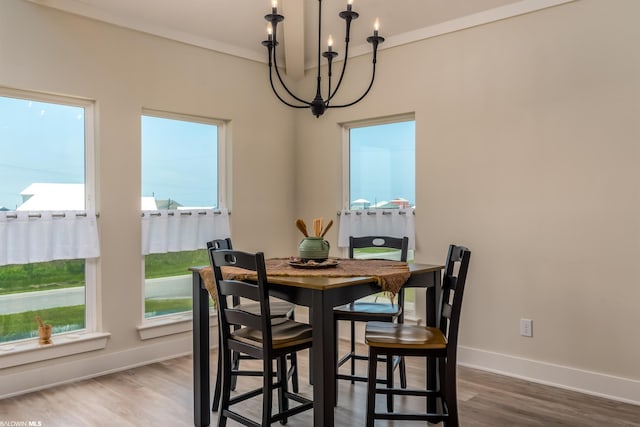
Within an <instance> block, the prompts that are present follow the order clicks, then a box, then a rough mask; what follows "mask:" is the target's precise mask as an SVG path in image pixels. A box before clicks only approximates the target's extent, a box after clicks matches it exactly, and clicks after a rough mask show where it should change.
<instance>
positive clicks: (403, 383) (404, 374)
mask: <svg viewBox="0 0 640 427" xmlns="http://www.w3.org/2000/svg"><path fill="white" fill-rule="evenodd" d="M398 368H400V387H402V388H407V366H406V364H405V363H404V356H400V364H399V366H398Z"/></svg>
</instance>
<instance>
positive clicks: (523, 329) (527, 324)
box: [520, 319, 533, 337]
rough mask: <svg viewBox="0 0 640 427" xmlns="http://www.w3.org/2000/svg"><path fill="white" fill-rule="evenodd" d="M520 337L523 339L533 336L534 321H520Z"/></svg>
mask: <svg viewBox="0 0 640 427" xmlns="http://www.w3.org/2000/svg"><path fill="white" fill-rule="evenodd" d="M520 335H522V336H523V337H532V336H533V320H531V319H520Z"/></svg>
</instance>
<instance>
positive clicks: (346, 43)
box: [327, 19, 351, 106]
mask: <svg viewBox="0 0 640 427" xmlns="http://www.w3.org/2000/svg"><path fill="white" fill-rule="evenodd" d="M346 27H347V29H346V33H347V35H346V37H345V39H344V61H343V63H342V71H341V72H340V78H339V79H338V83H337V84H336V87H335V89H333V93H331V91H330V90H329V93H328V94H327V106H328V105H329V101H331V98H333V97H334V96H335V94H336V93H338V89H339V88H340V85H341V84H342V79H343V77H344V74H345V71H346V70H347V60H348V59H349V41H350V39H349V34H350V33H351V19H347V20H346Z"/></svg>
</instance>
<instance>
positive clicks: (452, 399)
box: [440, 359, 459, 427]
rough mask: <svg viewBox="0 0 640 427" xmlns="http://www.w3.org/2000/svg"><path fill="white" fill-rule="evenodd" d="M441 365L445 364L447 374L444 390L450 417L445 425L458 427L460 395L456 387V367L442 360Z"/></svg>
mask: <svg viewBox="0 0 640 427" xmlns="http://www.w3.org/2000/svg"><path fill="white" fill-rule="evenodd" d="M440 363H442V364H445V368H444V369H443V371H444V372H445V373H444V375H445V378H446V380H445V382H444V384H443V385H442V387H443V388H444V390H442V392H443V393H444V400H445V402H446V405H447V413H448V414H449V416H448V417H447V418H446V419H445V421H444V425H445V426H446V427H458V426H459V420H458V398H457V396H458V393H457V385H456V366H455V364H454V363H448V361H444V360H442V359H441V360H440Z"/></svg>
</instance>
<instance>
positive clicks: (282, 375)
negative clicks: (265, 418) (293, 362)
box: [267, 353, 295, 425]
mask: <svg viewBox="0 0 640 427" xmlns="http://www.w3.org/2000/svg"><path fill="white" fill-rule="evenodd" d="M293 354H295V353H293ZM277 363H278V368H277V369H278V372H277V374H278V381H279V382H280V387H278V407H279V410H280V412H281V413H284V412H286V411H288V410H289V400H288V398H287V388H288V387H287V386H288V384H287V383H288V379H287V377H288V375H287V356H282V357H279V358H278V361H277ZM280 424H282V425H285V424H287V418H286V417H285V418H283V419H281V420H280ZM267 425H268V424H267Z"/></svg>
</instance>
